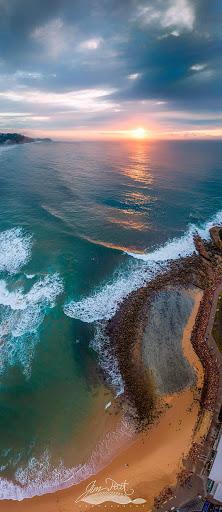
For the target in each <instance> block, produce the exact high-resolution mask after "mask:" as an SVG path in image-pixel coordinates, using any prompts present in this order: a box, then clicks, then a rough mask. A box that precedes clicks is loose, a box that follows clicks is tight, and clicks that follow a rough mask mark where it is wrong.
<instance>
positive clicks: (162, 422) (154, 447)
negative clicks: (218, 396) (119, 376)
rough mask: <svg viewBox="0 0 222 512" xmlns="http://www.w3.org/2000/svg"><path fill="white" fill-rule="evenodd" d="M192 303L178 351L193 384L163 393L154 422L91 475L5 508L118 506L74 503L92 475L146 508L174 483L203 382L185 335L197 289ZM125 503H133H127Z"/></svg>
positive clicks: (57, 510) (13, 511)
mask: <svg viewBox="0 0 222 512" xmlns="http://www.w3.org/2000/svg"><path fill="white" fill-rule="evenodd" d="M190 293H192V297H193V299H194V307H193V310H192V313H191V315H190V317H189V319H188V322H187V324H186V327H185V329H184V332H183V339H182V346H183V352H184V355H185V356H186V358H187V359H188V361H189V363H190V364H192V366H193V367H194V369H195V372H196V376H197V379H196V385H195V387H194V388H193V389H189V388H187V389H185V390H183V391H182V392H180V393H175V394H173V395H170V396H168V397H164V402H165V406H164V410H163V412H162V414H161V416H160V418H159V420H158V421H156V423H155V424H154V425H153V426H151V427H150V428H149V430H148V431H147V432H145V433H141V434H138V435H137V437H136V439H135V441H134V442H133V443H132V444H131V446H129V447H128V448H127V449H125V450H124V451H122V452H121V453H120V454H119V455H118V456H117V457H115V459H114V460H113V461H112V462H111V463H110V464H109V465H108V466H106V468H105V469H103V470H102V471H100V472H99V473H98V474H97V475H96V476H95V477H90V479H88V480H86V481H84V482H82V483H81V484H79V485H75V486H72V487H71V488H69V489H67V490H63V491H59V492H55V493H52V494H48V495H45V496H41V497H36V498H32V499H28V500H23V501H22V502H13V501H3V502H2V507H3V510H4V512H37V511H38V512H39V511H41V512H72V511H77V510H82V511H85V510H88V509H90V510H92V511H94V510H95V511H96V510H98V509H100V510H104V507H105V509H106V510H112V511H113V512H115V510H117V509H118V510H119V507H121V505H116V504H114V503H103V504H101V505H96V506H94V505H89V504H86V503H83V502H76V500H77V499H78V497H79V496H80V495H81V494H82V493H83V492H84V491H85V488H86V486H87V485H88V484H89V483H90V482H92V480H96V485H98V486H100V485H101V486H105V480H106V478H112V479H113V480H115V481H116V482H118V483H121V482H124V481H127V482H128V484H129V487H130V488H131V489H133V490H134V493H133V497H135V498H143V499H145V500H146V503H144V504H143V505H135V504H133V507H134V510H135V509H138V510H141V509H142V510H146V511H148V510H151V509H152V507H153V500H154V498H155V496H157V495H158V494H159V493H160V492H161V490H162V489H163V488H165V487H166V486H169V485H171V486H172V485H174V484H175V483H176V480H177V474H178V472H179V471H180V470H181V469H182V468H183V459H184V457H186V455H187V454H188V452H189V449H190V447H191V443H192V439H193V434H194V429H195V425H196V421H197V417H198V413H199V403H198V401H196V400H195V399H194V398H195V394H196V393H197V387H201V385H202V383H203V370H202V366H201V364H200V362H199V359H198V358H197V356H196V354H195V352H194V350H193V348H192V345H191V343H190V335H191V331H192V328H193V324H194V321H195V317H196V314H197V311H198V307H199V303H200V300H201V297H202V292H201V291H200V290H198V289H195V290H194V289H193V290H190ZM128 506H129V507H130V508H131V507H132V505H128Z"/></svg>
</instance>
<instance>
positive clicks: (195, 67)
mask: <svg viewBox="0 0 222 512" xmlns="http://www.w3.org/2000/svg"><path fill="white" fill-rule="evenodd" d="M206 67H207V64H193V65H192V66H190V69H191V71H203V69H205V68H206Z"/></svg>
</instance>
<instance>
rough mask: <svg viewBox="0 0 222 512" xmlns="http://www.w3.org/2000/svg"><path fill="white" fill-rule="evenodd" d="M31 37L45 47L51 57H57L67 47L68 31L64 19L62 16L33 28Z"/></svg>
mask: <svg viewBox="0 0 222 512" xmlns="http://www.w3.org/2000/svg"><path fill="white" fill-rule="evenodd" d="M31 37H32V38H33V39H34V41H36V43H37V44H39V45H40V46H42V47H43V49H44V50H45V52H46V53H47V54H48V55H49V57H52V58H56V57H58V56H59V55H60V54H61V53H63V52H64V51H65V50H66V48H67V39H66V37H67V36H66V33H65V30H64V24H63V21H62V20H61V19H60V18H56V19H54V20H51V21H50V22H49V23H46V24H45V25H42V26H40V27H37V28H35V29H34V30H33V32H32V34H31Z"/></svg>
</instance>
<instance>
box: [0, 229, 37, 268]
mask: <svg viewBox="0 0 222 512" xmlns="http://www.w3.org/2000/svg"><path fill="white" fill-rule="evenodd" d="M31 249H32V237H31V236H30V235H28V234H26V233H25V231H24V230H23V229H22V228H13V229H8V230H7V231H3V232H2V233H0V272H8V273H9V274H15V273H16V272H18V271H19V270H20V268H22V267H23V266H24V265H26V263H27V262H28V261H29V259H30V257H31Z"/></svg>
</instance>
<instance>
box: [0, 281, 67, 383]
mask: <svg viewBox="0 0 222 512" xmlns="http://www.w3.org/2000/svg"><path fill="white" fill-rule="evenodd" d="M62 292H63V283H62V280H61V278H60V276H59V274H57V273H55V274H51V275H46V276H45V277H43V278H41V279H39V281H37V282H36V283H35V284H34V285H33V286H32V288H31V289H30V290H29V292H28V293H24V290H23V289H22V288H19V289H17V290H14V291H9V290H8V288H7V283H6V281H4V280H1V281H0V306H1V308H0V342H1V343H0V359H1V366H0V374H3V373H4V372H5V371H6V370H7V369H8V368H9V367H10V366H14V365H16V364H19V365H21V367H22V369H23V373H24V375H25V376H26V377H29V376H30V373H31V363H32V360H33V357H34V353H35V346H36V344H37V343H38V342H39V335H38V329H39V327H40V325H41V324H42V322H43V320H44V318H45V315H46V314H47V311H48V308H52V307H54V305H55V301H56V298H57V296H58V295H60V294H61V293H62Z"/></svg>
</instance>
